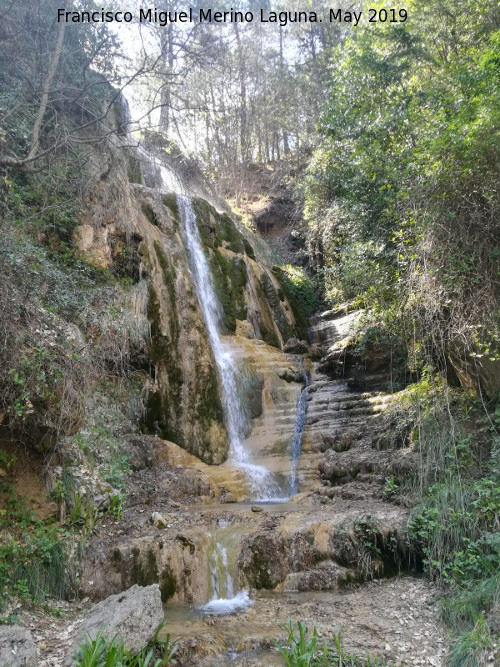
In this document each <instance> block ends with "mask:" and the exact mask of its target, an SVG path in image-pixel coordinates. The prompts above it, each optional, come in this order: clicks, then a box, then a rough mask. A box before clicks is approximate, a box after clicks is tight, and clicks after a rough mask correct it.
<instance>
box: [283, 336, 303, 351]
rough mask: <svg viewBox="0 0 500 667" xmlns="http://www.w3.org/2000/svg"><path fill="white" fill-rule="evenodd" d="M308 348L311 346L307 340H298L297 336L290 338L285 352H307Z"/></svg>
mask: <svg viewBox="0 0 500 667" xmlns="http://www.w3.org/2000/svg"><path fill="white" fill-rule="evenodd" d="M308 350H309V346H308V345H307V343H306V342H305V340H297V339H296V338H289V339H288V340H287V342H286V343H285V345H284V347H283V352H285V353H287V354H305V353H306V352H308Z"/></svg>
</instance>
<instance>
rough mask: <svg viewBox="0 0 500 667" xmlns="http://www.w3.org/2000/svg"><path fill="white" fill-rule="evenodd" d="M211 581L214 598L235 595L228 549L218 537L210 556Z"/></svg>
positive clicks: (214, 541)
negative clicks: (218, 540)
mask: <svg viewBox="0 0 500 667" xmlns="http://www.w3.org/2000/svg"><path fill="white" fill-rule="evenodd" d="M209 567H210V582H211V584H212V599H213V600H216V599H217V598H222V597H225V598H226V599H228V598H232V597H233V596H234V584H233V578H232V576H231V573H230V572H229V564H228V561H227V550H226V549H225V548H224V547H223V546H222V545H221V544H220V543H219V542H217V540H216V539H214V540H213V549H212V551H211V554H210V558H209Z"/></svg>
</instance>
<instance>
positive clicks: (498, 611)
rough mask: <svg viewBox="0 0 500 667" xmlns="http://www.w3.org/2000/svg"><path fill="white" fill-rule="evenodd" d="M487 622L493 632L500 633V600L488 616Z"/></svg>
mask: <svg viewBox="0 0 500 667" xmlns="http://www.w3.org/2000/svg"><path fill="white" fill-rule="evenodd" d="M486 623H487V624H488V627H489V629H490V631H491V632H492V634H494V635H499V634H500V602H497V603H496V605H494V607H493V608H492V609H491V611H490V612H489V614H488V615H487V616H486Z"/></svg>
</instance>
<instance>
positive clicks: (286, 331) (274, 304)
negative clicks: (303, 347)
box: [260, 273, 294, 340]
mask: <svg viewBox="0 0 500 667" xmlns="http://www.w3.org/2000/svg"><path fill="white" fill-rule="evenodd" d="M260 283H261V286H262V290H263V292H264V294H265V295H266V298H267V302H268V304H269V307H270V308H271V311H272V313H273V318H274V321H275V322H276V325H277V327H278V329H279V331H280V333H281V336H282V338H283V340H288V339H289V338H291V337H292V336H293V333H294V331H293V328H292V327H291V326H290V323H289V322H288V320H287V318H286V316H285V313H284V311H283V307H282V306H281V302H282V299H280V297H279V294H278V291H277V290H276V289H275V287H274V285H273V283H272V281H271V279H270V278H269V276H268V275H267V273H263V274H262V277H261V279H260Z"/></svg>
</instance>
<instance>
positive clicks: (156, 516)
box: [149, 512, 167, 528]
mask: <svg viewBox="0 0 500 667" xmlns="http://www.w3.org/2000/svg"><path fill="white" fill-rule="evenodd" d="M149 520H150V521H151V523H152V524H153V526H156V528H166V527H167V522H166V521H165V519H164V518H163V516H162V515H161V514H160V513H159V512H153V514H151V516H150V518H149Z"/></svg>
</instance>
